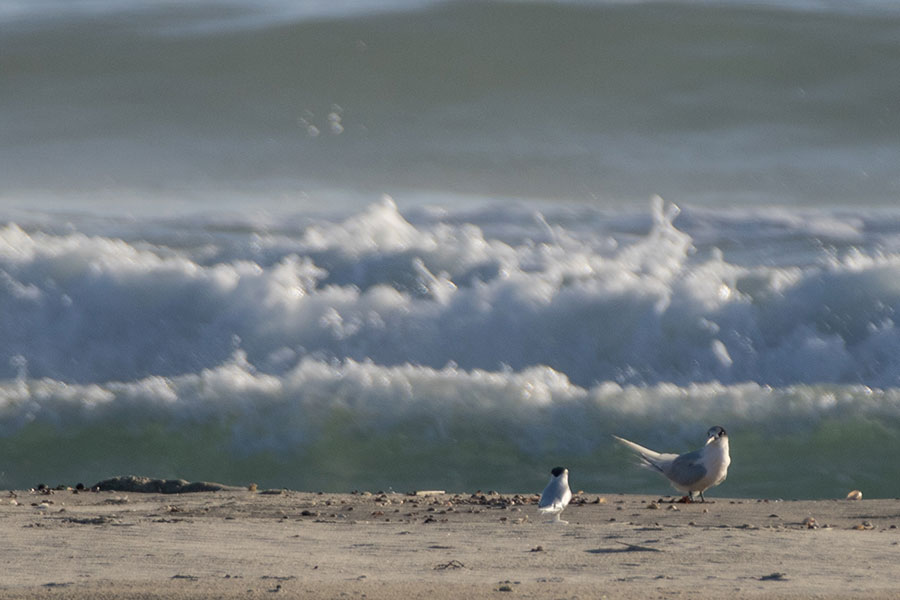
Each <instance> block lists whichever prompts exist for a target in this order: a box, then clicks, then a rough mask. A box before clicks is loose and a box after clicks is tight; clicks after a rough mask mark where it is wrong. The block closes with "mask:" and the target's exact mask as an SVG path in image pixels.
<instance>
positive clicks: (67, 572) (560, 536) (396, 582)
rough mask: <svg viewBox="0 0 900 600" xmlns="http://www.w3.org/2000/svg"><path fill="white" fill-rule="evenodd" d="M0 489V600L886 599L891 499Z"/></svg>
mask: <svg viewBox="0 0 900 600" xmlns="http://www.w3.org/2000/svg"><path fill="white" fill-rule="evenodd" d="M536 500H537V496H536V495H532V494H522V495H510V494H497V493H487V492H486V493H481V492H478V493H475V494H472V493H460V494H448V493H430V492H424V493H423V492H420V493H419V495H412V494H411V493H407V494H401V493H387V494H385V493H370V492H358V493H352V494H330V493H308V492H296V491H284V490H278V491H249V490H244V489H237V488H234V489H227V490H222V491H216V492H200V493H181V494H161V493H134V492H131V493H128V492H110V491H100V492H92V491H80V492H76V491H74V490H54V491H49V490H44V491H12V492H4V493H3V498H2V504H0V532H2V536H3V540H4V543H3V552H2V556H3V565H4V568H3V569H2V571H0V597H2V598H239V597H240V598H252V597H264V598H279V597H302V598H368V599H373V598H374V599H378V598H461V597H466V598H487V597H491V598H498V597H499V598H503V597H526V598H634V599H637V598H722V597H742V598H743V597H746V598H892V597H896V594H897V589H898V582H900V569H898V567H897V565H898V564H900V529H898V527H900V500H894V499H885V500H865V499H864V500H860V501H850V500H819V501H797V500H789V501H776V500H756V499H752V500H751V499H723V498H710V502H707V503H706V504H703V503H694V504H689V505H686V504H678V503H673V500H674V498H671V497H663V498H660V497H650V496H639V495H618V494H595V493H580V494H578V495H576V497H575V499H574V500H573V503H572V504H571V505H570V506H569V508H567V509H566V511H565V512H564V513H563V518H564V519H565V520H567V521H568V524H554V523H549V522H547V519H546V517H544V516H542V515H539V514H538V512H537V510H536V506H535V502H536Z"/></svg>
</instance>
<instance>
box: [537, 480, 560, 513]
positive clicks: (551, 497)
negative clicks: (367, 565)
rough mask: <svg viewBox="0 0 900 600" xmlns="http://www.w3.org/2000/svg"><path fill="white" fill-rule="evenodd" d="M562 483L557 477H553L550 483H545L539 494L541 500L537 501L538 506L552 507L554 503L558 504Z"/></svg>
mask: <svg viewBox="0 0 900 600" xmlns="http://www.w3.org/2000/svg"><path fill="white" fill-rule="evenodd" d="M562 487H563V486H562V485H560V481H559V479H555V478H554V479H553V481H551V482H550V483H548V484H547V487H546V488H544V492H543V493H542V494H541V500H540V502H538V508H541V509H548V508H553V507H554V505H557V504H560V503H561V502H562V497H563V492H564V490H563V489H562Z"/></svg>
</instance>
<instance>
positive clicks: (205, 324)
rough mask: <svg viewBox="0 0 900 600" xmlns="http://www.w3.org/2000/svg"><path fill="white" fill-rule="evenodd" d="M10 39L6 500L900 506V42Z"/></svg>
mask: <svg viewBox="0 0 900 600" xmlns="http://www.w3.org/2000/svg"><path fill="white" fill-rule="evenodd" d="M0 27H2V30H3V34H2V35H0V182H2V186H0V486H2V487H9V488H21V487H29V486H33V485H36V484H38V483H47V484H51V485H55V484H57V483H68V484H74V483H75V482H84V483H86V484H91V483H93V482H95V481H98V480H101V479H104V478H106V477H110V476H114V475H120V474H129V473H134V474H141V475H150V476H154V477H183V478H186V479H206V480H218V481H222V482H225V483H232V484H244V483H250V482H256V483H258V484H259V485H260V486H262V487H290V488H297V489H310V490H314V489H322V490H333V491H349V490H352V489H370V490H373V491H374V490H388V489H394V490H396V491H406V490H409V489H416V488H418V489H423V488H431V489H435V488H437V489H446V490H450V491H467V490H471V491H474V490H476V489H482V490H490V489H493V490H500V491H509V492H527V491H539V490H540V489H542V487H543V485H544V483H545V482H546V478H547V476H548V472H549V470H550V468H552V467H553V466H556V465H557V464H562V465H565V466H568V467H569V469H570V471H571V475H570V480H571V482H572V485H573V487H575V488H577V489H583V490H586V491H589V492H618V491H622V492H646V493H653V494H665V493H671V492H672V490H670V488H669V487H668V485H667V484H666V483H665V482H664V481H663V480H662V479H661V478H658V477H657V476H655V475H654V474H652V473H649V472H646V471H644V470H641V469H639V468H638V467H637V466H636V465H635V461H634V459H633V458H632V457H630V456H629V455H628V453H627V451H625V450H624V449H622V448H619V447H617V446H616V445H615V444H614V443H613V440H612V438H611V434H617V435H621V436H623V437H627V438H629V439H633V440H635V441H637V442H639V443H642V444H644V445H647V446H649V447H652V448H655V449H659V450H666V451H685V450H690V449H694V448H696V447H698V446H699V445H700V444H702V443H703V434H704V433H705V431H706V430H707V428H708V427H709V426H711V425H716V424H718V425H722V426H724V427H725V428H726V429H727V430H728V431H729V434H730V437H731V446H732V459H733V464H732V468H731V470H730V472H729V477H728V479H727V480H726V482H725V483H723V484H722V486H721V487H720V488H719V489H717V490H715V491H713V492H711V495H712V496H715V495H717V494H718V495H728V496H746V497H758V498H829V497H843V496H844V495H846V493H847V492H849V491H850V490H852V489H860V490H862V491H863V493H864V495H865V496H866V497H895V496H898V495H900V491H898V490H900V476H898V475H897V470H896V468H895V467H894V466H893V463H892V462H891V460H890V458H891V457H894V456H897V455H898V454H900V329H898V326H897V324H896V323H895V321H896V320H897V311H898V309H900V202H898V201H900V169H898V166H900V108H898V107H900V105H898V104H897V100H896V99H897V98H900V77H898V76H897V73H900V8H898V5H897V4H896V3H894V2H888V1H886V0H885V1H883V2H879V1H876V0H872V1H859V2H851V1H845V2H827V1H818V2H817V1H808V2H788V1H787V0H784V1H776V0H772V1H768V2H750V1H746V2H740V1H729V0H703V1H699V0H697V1H681V2H677V1H660V2H640V1H619V2H614V1H604V0H571V1H566V0H561V1H544V2H541V1H534V2H518V1H503V0H495V1H480V2H479V1H474V2H468V1H461V0H457V1H452V0H451V1H441V2H439V1H428V0H395V1H393V2H386V3H385V2H374V1H369V0H356V1H347V2H306V3H294V2H282V1H277V0H270V1H265V2H249V1H245V2H214V1H211V0H209V1H205V2H196V3H191V4H189V5H183V4H182V3H175V2H164V1H151V0H130V1H127V2H103V1H88V0H81V1H79V0H72V1H67V2H62V1H56V0H41V1H33V2H20V1H6V0H0Z"/></svg>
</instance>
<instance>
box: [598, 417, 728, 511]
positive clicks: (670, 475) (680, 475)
mask: <svg viewBox="0 0 900 600" xmlns="http://www.w3.org/2000/svg"><path fill="white" fill-rule="evenodd" d="M613 437H614V438H616V439H617V440H618V441H620V442H622V443H623V444H625V445H626V446H628V447H629V448H630V449H631V450H634V451H635V452H637V454H638V455H639V456H640V457H641V459H642V463H643V466H645V467H647V468H649V469H653V470H655V471H659V472H660V473H662V474H663V475H664V476H665V477H666V479H668V480H669V481H670V482H672V485H673V486H674V487H675V489H677V490H680V491H682V492H687V496H686V501H688V502H691V501H693V499H694V492H698V493H699V494H700V500H701V501H703V502H706V498H704V497H703V492H704V491H705V490H708V489H709V488H711V487H713V486H714V485H719V484H720V483H722V482H723V481H725V476H726V475H727V474H728V465H730V464H731V457H730V456H729V455H728V434H727V433H725V430H724V429H723V428H722V427H719V426H718V425H716V426H715V427H710V428H709V431H707V432H706V438H707V439H706V444H705V445H704V446H703V447H702V448H700V449H699V450H694V451H693V452H686V453H685V454H660V453H659V452H654V451H653V450H650V449H648V448H644V447H643V446H640V445H638V444H635V443H634V442H629V441H628V440H625V439H622V438H620V437H619V436H617V435H614V436H613Z"/></svg>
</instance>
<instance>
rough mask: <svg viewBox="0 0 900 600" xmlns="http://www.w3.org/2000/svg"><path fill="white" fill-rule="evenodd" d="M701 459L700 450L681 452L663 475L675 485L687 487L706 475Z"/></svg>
mask: <svg viewBox="0 0 900 600" xmlns="http://www.w3.org/2000/svg"><path fill="white" fill-rule="evenodd" d="M702 459H703V455H702V454H701V451H700V450H694V451H693V452H688V453H686V454H682V455H680V456H678V458H676V459H675V460H673V461H672V462H671V463H670V464H669V465H668V467H667V468H666V470H665V475H666V477H668V478H669V479H671V480H672V481H673V482H674V483H675V484H676V485H678V486H681V487H683V488H689V487H690V486H692V485H693V484H695V483H697V482H698V481H700V480H701V479H703V478H704V477H706V467H705V466H703V460H702Z"/></svg>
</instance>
